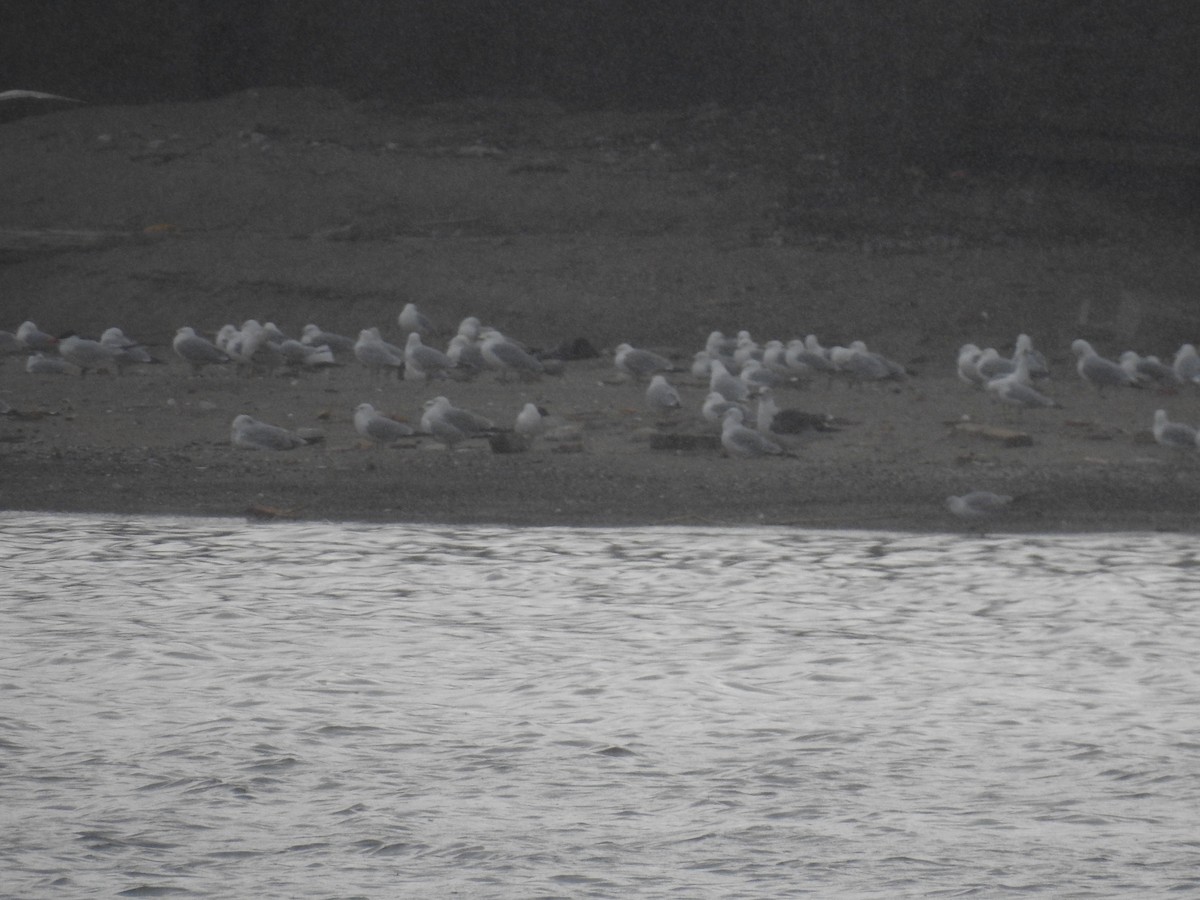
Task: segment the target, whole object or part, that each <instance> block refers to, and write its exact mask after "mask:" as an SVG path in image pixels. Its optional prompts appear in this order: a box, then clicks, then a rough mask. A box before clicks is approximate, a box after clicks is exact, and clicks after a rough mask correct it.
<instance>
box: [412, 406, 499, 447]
mask: <svg viewBox="0 0 1200 900" xmlns="http://www.w3.org/2000/svg"><path fill="white" fill-rule="evenodd" d="M421 430H422V431H424V432H426V433H427V434H431V435H433V436H434V437H435V438H437V439H438V440H439V441H441V442H442V443H443V444H445V445H446V449H447V450H453V449H454V446H455V445H456V444H458V443H461V442H462V441H464V440H466V439H467V438H469V437H477V436H481V435H485V434H488V433H490V432H492V431H494V430H495V426H494V425H493V424H492V422H491V420H490V419H487V418H486V417H484V416H481V415H479V414H478V413H474V412H471V411H470V410H468V409H459V408H458V407H456V406H454V405H453V404H451V402H450V401H449V399H447V398H446V397H434V398H433V399H432V400H427V401H426V402H425V412H424V413H423V414H422V416H421Z"/></svg>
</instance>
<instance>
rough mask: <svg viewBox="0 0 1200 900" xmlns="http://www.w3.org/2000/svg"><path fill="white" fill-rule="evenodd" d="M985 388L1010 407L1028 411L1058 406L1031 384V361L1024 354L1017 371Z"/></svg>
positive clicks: (1018, 362) (992, 381)
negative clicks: (1018, 407)
mask: <svg viewBox="0 0 1200 900" xmlns="http://www.w3.org/2000/svg"><path fill="white" fill-rule="evenodd" d="M983 387H984V390H986V391H987V392H988V393H989V394H992V395H993V396H994V397H996V399H998V400H999V401H1000V402H1002V403H1007V404H1008V405H1009V406H1020V407H1025V408H1027V409H1032V408H1037V407H1043V406H1058V403H1057V401H1055V400H1053V399H1052V398H1050V397H1047V396H1046V395H1045V394H1043V393H1041V392H1040V391H1038V390H1037V389H1036V388H1034V386H1033V385H1032V384H1031V381H1030V375H1029V360H1028V358H1027V357H1026V356H1025V354H1023V353H1022V354H1021V355H1020V357H1018V359H1017V367H1016V369H1014V370H1013V371H1012V372H1010V373H1009V374H1008V375H1004V376H1001V377H1000V378H993V379H992V380H991V381H988V382H987V383H986V384H985V385H984V386H983Z"/></svg>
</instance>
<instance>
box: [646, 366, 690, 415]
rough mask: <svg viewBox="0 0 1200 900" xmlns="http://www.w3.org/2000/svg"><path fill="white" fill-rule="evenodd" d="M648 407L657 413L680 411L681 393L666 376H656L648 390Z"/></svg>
mask: <svg viewBox="0 0 1200 900" xmlns="http://www.w3.org/2000/svg"><path fill="white" fill-rule="evenodd" d="M646 405H647V406H649V407H650V409H652V410H654V411H655V412H666V411H669V410H676V409H679V407H680V406H681V405H682V404H681V402H680V400H679V391H677V390H675V386H674V385H673V384H671V382H669V381H667V378H666V376H665V375H655V376H654V377H653V378H651V379H650V386H649V387H647V388H646Z"/></svg>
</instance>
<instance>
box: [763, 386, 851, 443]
mask: <svg viewBox="0 0 1200 900" xmlns="http://www.w3.org/2000/svg"><path fill="white" fill-rule="evenodd" d="M756 424H757V425H758V431H759V433H760V434H765V435H767V436H768V437H770V438H772V439H773V440H775V441H777V442H779V443H781V444H795V443H797V442H798V441H799V440H800V439H801V438H803V437H806V436H809V435H811V434H813V433H815V432H828V431H836V430H837V429H836V428H834V427H833V426H832V425H830V423H829V416H826V415H822V414H820V413H810V412H804V411H803V410H800V409H780V408H779V405H778V404H777V403H776V402H775V398H774V397H773V396H772V395H771V392H770V391H769V390H767V391H763V392H762V393H761V394H760V395H759V397H758V415H757V419H756Z"/></svg>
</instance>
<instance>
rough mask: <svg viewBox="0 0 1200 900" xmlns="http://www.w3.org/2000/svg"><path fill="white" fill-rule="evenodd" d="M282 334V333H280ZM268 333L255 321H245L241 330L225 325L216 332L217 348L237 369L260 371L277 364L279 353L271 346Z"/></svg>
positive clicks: (264, 327) (263, 326)
mask: <svg viewBox="0 0 1200 900" xmlns="http://www.w3.org/2000/svg"><path fill="white" fill-rule="evenodd" d="M281 333H282V332H281ZM269 334H270V332H268V331H267V328H266V326H265V325H262V324H260V323H259V322H258V321H257V320H255V319H247V320H246V321H245V322H243V323H242V327H241V328H234V327H233V326H230V325H226V326H225V327H223V328H222V329H221V330H220V331H219V332H218V339H219V341H220V342H219V343H218V346H219V347H220V348H221V349H222V350H224V351H225V352H226V353H227V354H228V355H229V357H230V359H232V360H233V362H234V364H235V365H236V366H237V367H238V369H239V370H240V369H243V368H245V369H252V370H253V369H260V368H262V367H264V366H270V365H272V364H274V363H276V362H279V353H278V351H277V350H276V349H275V347H273V346H272V345H271V342H270V339H269Z"/></svg>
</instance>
